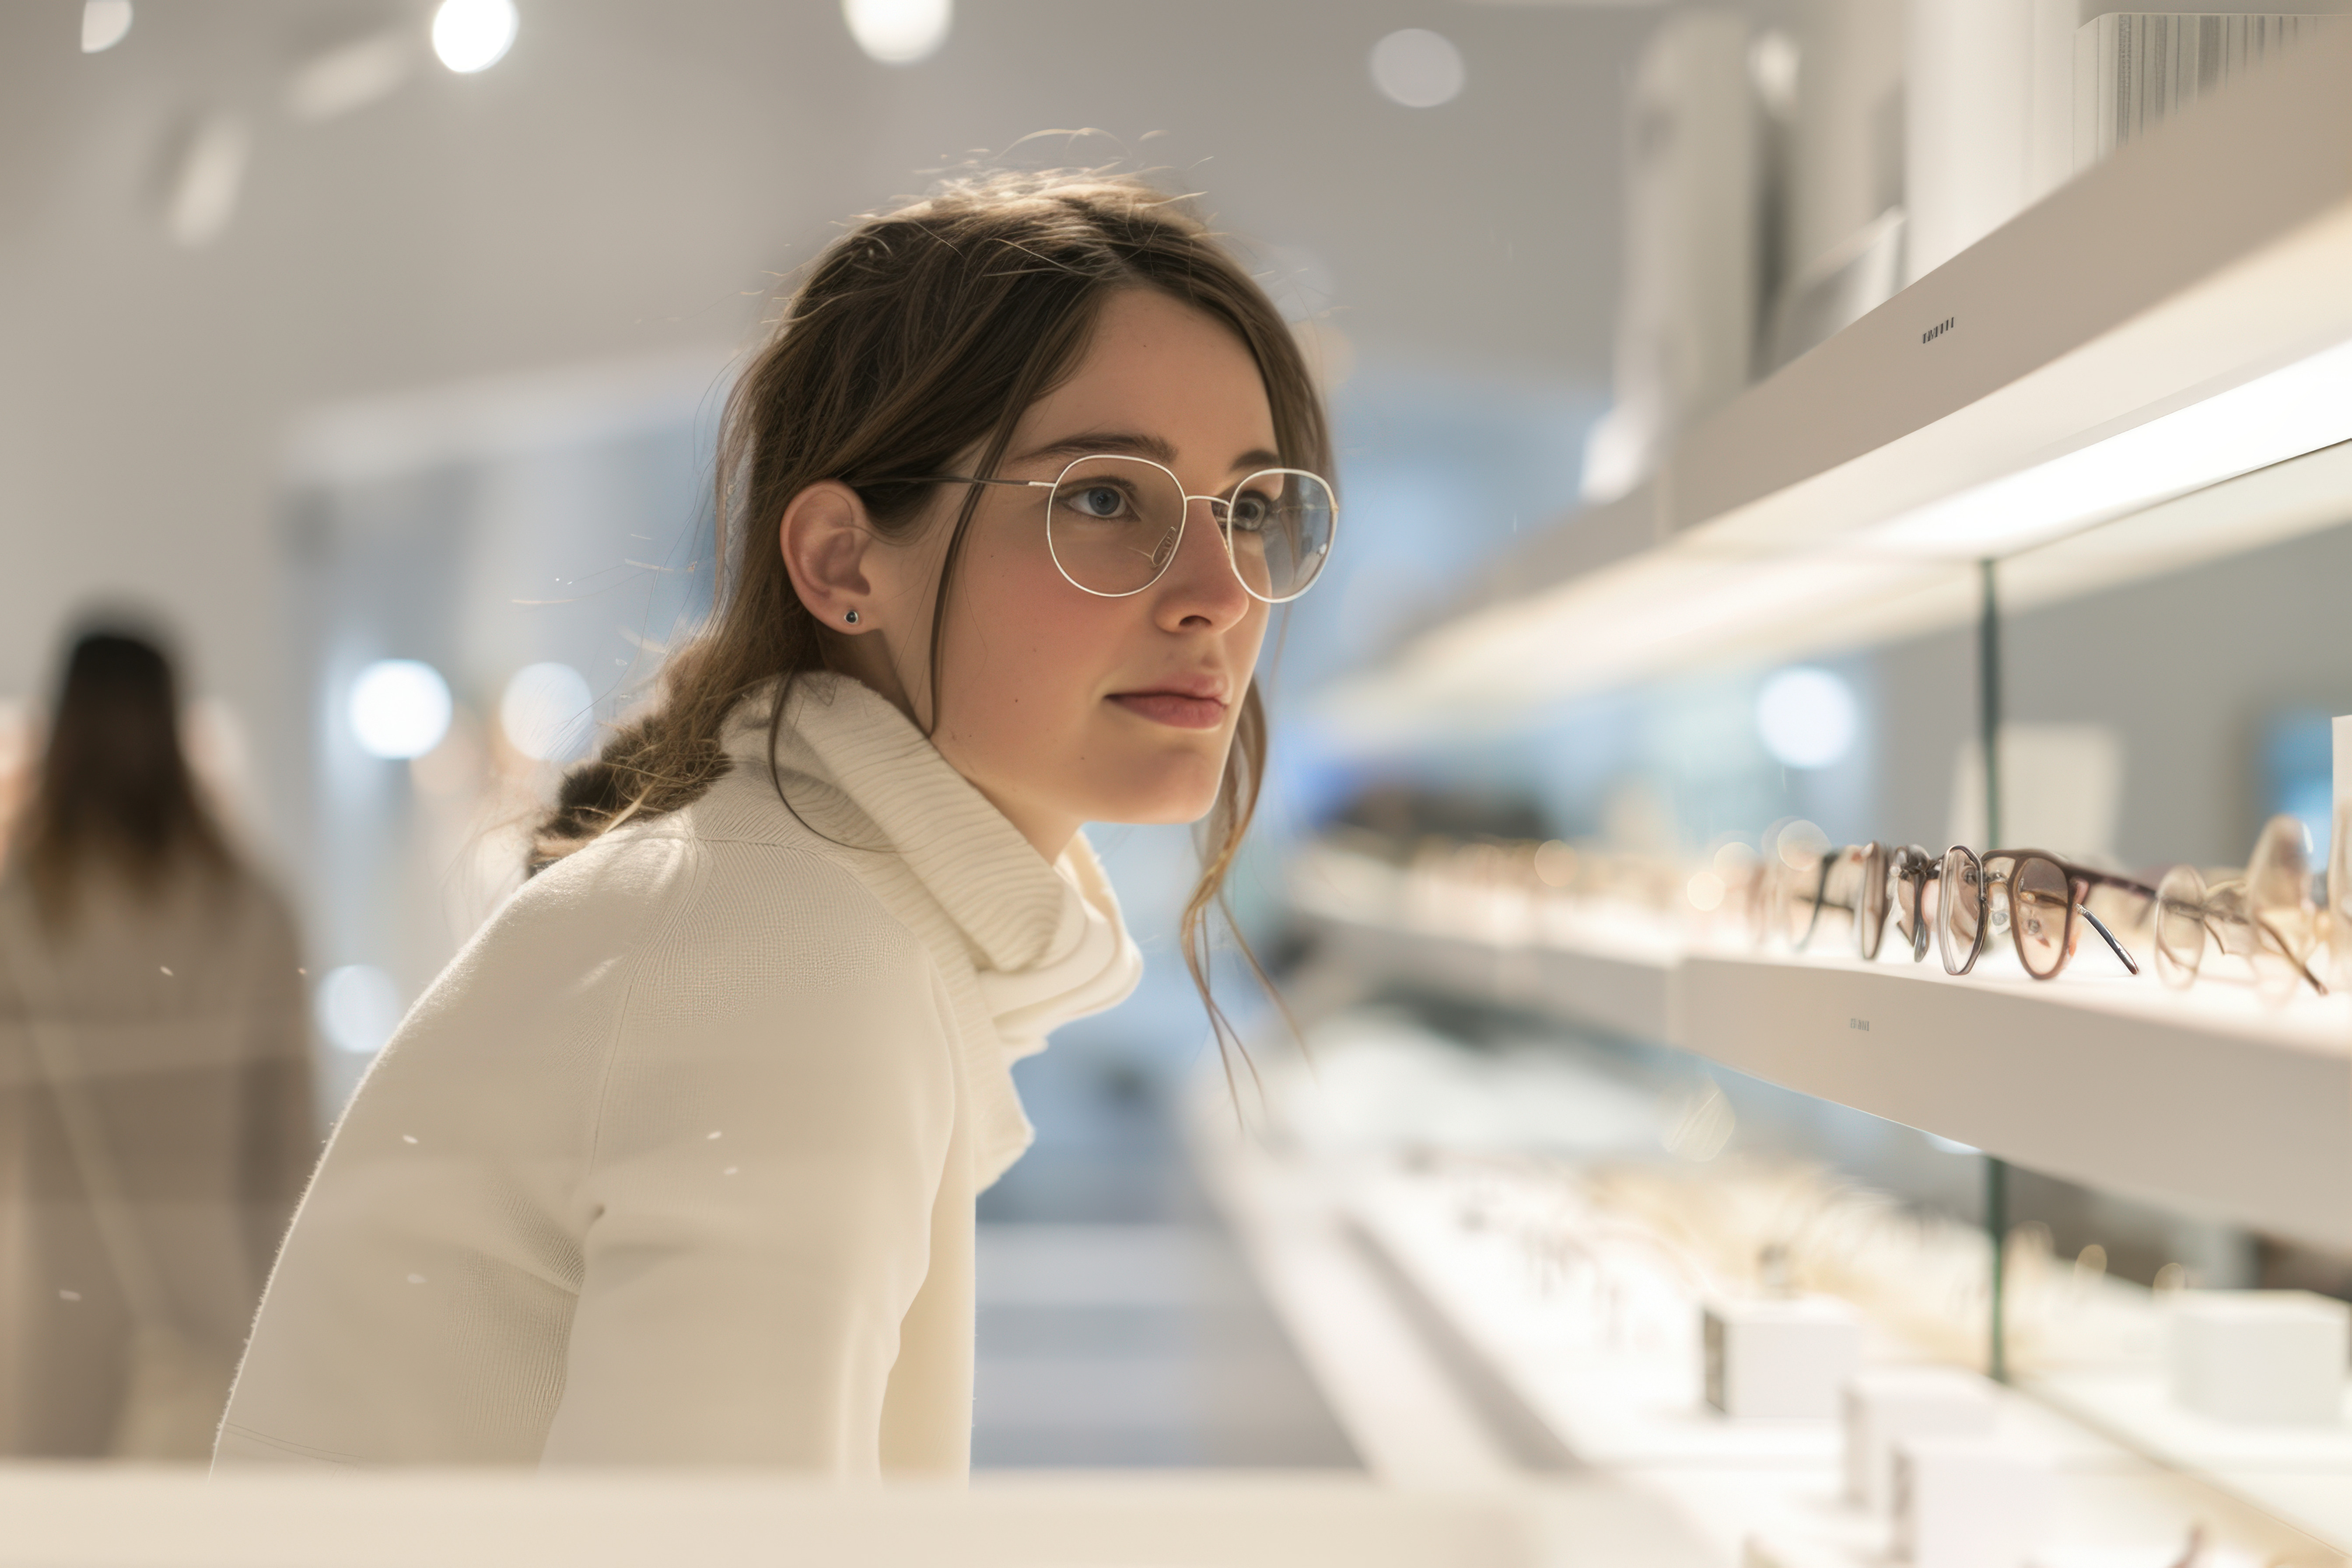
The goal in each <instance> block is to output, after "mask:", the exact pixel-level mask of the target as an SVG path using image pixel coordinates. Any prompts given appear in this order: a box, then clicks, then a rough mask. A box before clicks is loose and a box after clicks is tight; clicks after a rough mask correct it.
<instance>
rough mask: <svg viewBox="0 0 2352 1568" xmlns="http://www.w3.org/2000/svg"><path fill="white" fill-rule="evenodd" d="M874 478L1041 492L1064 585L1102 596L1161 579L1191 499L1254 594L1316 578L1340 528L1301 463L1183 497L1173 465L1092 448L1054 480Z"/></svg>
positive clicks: (1277, 592)
mask: <svg viewBox="0 0 2352 1568" xmlns="http://www.w3.org/2000/svg"><path fill="white" fill-rule="evenodd" d="M871 482H872V483H874V484H885V485H889V484H903V485H916V484H923V485H988V486H993V487H998V488H1002V489H1025V490H1043V491H1045V546H1046V548H1047V550H1049V551H1050V552H1052V554H1053V557H1054V564H1055V566H1056V567H1058V568H1059V569H1060V571H1061V574H1062V575H1063V576H1064V577H1066V578H1067V579H1068V580H1069V583H1070V585H1071V586H1072V587H1074V588H1076V589H1079V590H1080V591H1081V592H1084V593H1088V594H1092V595H1096V596H1097V598H1104V599H1123V598H1125V597H1127V596H1128V595H1130V594H1140V593H1141V592H1143V590H1145V589H1146V588H1149V587H1150V586H1151V584H1154V583H1156V582H1158V581H1159V580H1160V574H1162V573H1164V572H1166V571H1167V570H1168V567H1169V564H1170V563H1171V562H1173V561H1174V560H1175V559H1176V552H1177V549H1178V547H1179V546H1180V545H1181V544H1182V543H1183V542H1184V524H1185V521H1186V520H1187V519H1188V518H1189V517H1190V516H1191V515H1192V503H1193V502H1194V501H1196V500H1197V501H1206V502H1207V503H1208V506H1209V515H1210V516H1211V517H1212V518H1213V520H1214V521H1215V522H1216V525H1217V533H1218V537H1219V539H1220V540H1221V541H1222V542H1223V545H1224V549H1225V558H1226V560H1228V561H1230V562H1231V563H1233V568H1234V575H1235V576H1237V577H1239V578H1240V579H1241V583H1242V586H1243V587H1244V588H1246V589H1248V590H1249V592H1250V595H1251V596H1252V597H1253V598H1257V599H1262V600H1264V601H1265V603H1267V604H1269V605H1281V604H1287V603H1288V602H1289V601H1291V600H1293V599H1296V598H1297V597H1298V595H1301V594H1304V593H1305V592H1307V589H1308V588H1310V587H1312V586H1314V584H1315V579H1316V578H1317V577H1318V576H1319V575H1321V574H1322V571H1323V564H1324V563H1325V562H1327V561H1328V560H1329V559H1330V557H1331V545H1332V542H1333V541H1334V540H1335V539H1336V538H1337V537H1338V534H1339V497H1338V496H1337V495H1335V494H1334V493H1333V491H1332V489H1331V486H1330V483H1329V481H1328V480H1327V479H1323V478H1322V477H1321V476H1320V475H1318V474H1310V473H1308V472H1307V470H1306V469H1304V468H1264V469H1261V470H1259V471H1258V472H1256V473H1255V474H1252V475H1250V476H1249V477H1248V478H1247V479H1243V480H1242V481H1241V482H1240V483H1239V484H1236V485H1234V487H1233V489H1230V490H1228V491H1226V492H1225V493H1224V494H1223V495H1216V496H1196V495H1188V494H1186V493H1185V490H1184V483H1183V481H1182V480H1181V479H1178V478H1177V477H1176V475H1175V473H1174V471H1173V470H1172V469H1170V468H1163V467H1162V466H1160V464H1158V463H1155V462H1153V461H1151V459H1150V458H1124V457H1118V456H1116V455H1113V454H1110V453H1100V452H1098V453H1093V454H1090V455H1088V456H1087V457H1083V458H1077V459H1076V460H1075V461H1073V462H1071V463H1070V464H1069V465H1068V466H1067V467H1066V468H1063V469H1062V471H1061V472H1060V473H1059V474H1057V475H1055V477H1054V478H1052V479H975V478H972V477H971V476H970V475H965V474H934V475H930V476H929V477H928V478H922V479H877V480H873V481H871Z"/></svg>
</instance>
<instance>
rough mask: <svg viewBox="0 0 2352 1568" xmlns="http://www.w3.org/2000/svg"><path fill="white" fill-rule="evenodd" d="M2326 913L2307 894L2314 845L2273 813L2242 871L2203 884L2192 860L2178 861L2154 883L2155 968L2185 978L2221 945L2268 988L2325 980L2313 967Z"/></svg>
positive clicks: (2165, 976)
mask: <svg viewBox="0 0 2352 1568" xmlns="http://www.w3.org/2000/svg"><path fill="white" fill-rule="evenodd" d="M2328 925H2329V920H2328V917H2327V915H2326V912H2325V911H2323V910H2321V909H2320V907H2319V905H2318V903H2317V901H2316V900H2314V899H2313V897H2312V875H2311V851H2310V846H2309V841H2308V839H2307V838H2306V837H2305V833H2304V827H2303V824H2302V823H2300V822H2298V821H2297V820H2296V819H2295V818H2294V817H2292V816H2274V817H2273V818H2271V820H2270V821H2269V822H2268V823H2266V824H2264V825H2263V831H2262V836H2261V837H2259V838H2257V839H2256V840H2255V841H2254V853H2253V858H2252V859H2251V860H2250V861H2248V863H2247V866H2246V872H2245V875H2244V876H2242V877H2231V878H2225V879H2221V880H2219V881H2215V882H2212V883H2210V884H2208V883H2207V881H2206V880H2205V878H2204V875H2203V873H2201V872H2200V871H2199V870H2198V869H2197V868H2195V867H2194V866H2175V867H2174V868H2172V869H2171V870H2169V871H2167V872H2166V873H2165V874H2164V879H2163V880H2162V881H2161V882H2159V883H2158V884H2157V893H2156V973H2157V975H2158V978H2159V979H2161V980H2163V981H2164V983H2165V984H2168V985H2173V986H2182V987H2185V986H2188V985H2189V984H2194V983H2195V981H2196V980H2197V978H2198V976H2199V974H2200V973H2201V972H2202V971H2203V969H2204V964H2205V959H2206V955H2207V953H2208V952H2210V951H2212V950H2214V949H2217V948H2218V949H2219V950H2220V951H2221V952H2223V953H2225V954H2228V955H2230V956H2231V957H2233V958H2236V959H2239V960H2242V962H2243V963H2244V964H2245V966H2246V968H2247V969H2249V970H2251V971H2252V978H2253V981H2254V983H2255V984H2256V985H2257V986H2258V987H2260V988H2261V989H2262V990H2263V991H2264V992H2266V993H2268V994H2272V995H2274V996H2276V995H2282V994H2289V993H2292V992H2293V991H2294V989H2295V987H2296V985H2297V984H2308V985H2309V986H2310V987H2311V989H2312V990H2314V991H2315V992H2316V993H2318V994H2320V995H2322V996H2325V995H2326V994H2327V986H2326V983H2325V982H2323V981H2322V980H2321V979H2320V978H2319V975H2318V973H2316V972H2315V970H2314V969H2313V968H2312V963H2311V961H2312V959H2313V957H2314V956H2315V954H2316V953H2318V952H2321V951H2322V950H2323V949H2324V948H2325V947H2326V945H2327V937H2328V931H2327V927H2328Z"/></svg>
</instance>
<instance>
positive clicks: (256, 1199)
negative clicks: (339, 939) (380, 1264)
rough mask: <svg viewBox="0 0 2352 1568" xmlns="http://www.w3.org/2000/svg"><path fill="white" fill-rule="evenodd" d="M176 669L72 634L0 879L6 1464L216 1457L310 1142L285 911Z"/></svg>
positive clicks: (305, 1036) (122, 639)
mask: <svg viewBox="0 0 2352 1568" xmlns="http://www.w3.org/2000/svg"><path fill="white" fill-rule="evenodd" d="M176 686H177V682H176V681H174V680H173V675H172V667H171V663H170V661H169V660H168V659H167V658H165V657H164V655H163V651H162V650H161V649H160V648H158V647H156V646H155V645H154V644H153V643H152V641H150V640H149V639H147V638H146V637H141V636H136V635H131V634H128V633H122V632H106V631H101V632H93V633H91V634H89V635H88V636H85V637H80V638H79V639H78V640H77V641H76V642H75V644H74V647H73V651H72V652H71V654H70V655H69V656H68V659H67V661H66V673H65V680H64V683H63V685H62V687H61V688H60V689H59V691H58V700H57V705H56V708H55V710H54V711H53V712H52V714H51V717H50V721H49V732H48V740H47V745H46V746H45V747H44V749H43V752H42V757H41V763H40V770H39V774H38V778H37V782H36V784H35V786H34V790H33V793H32V798H31V800H30V801H29V802H28V803H27V805H26V810H25V812H24V813H23V815H22V816H21V818H20V820H19V821H18V822H17V823H16V833H15V835H14V838H13V842H12V843H11V844H10V846H9V852H8V857H7V862H6V866H5V873H0V1454H6V1455H9V1456H12V1457H16V1456H38V1457H43V1458H96V1457H100V1456H111V1457H114V1458H138V1459H181V1460H201V1459H203V1458H205V1457H206V1456H207V1455H208V1454H209V1453H210V1452H211V1450H212V1444H213V1432H214V1428H215V1426H218V1425H219V1422H220V1411H221V1406H222V1405H223V1404H224V1403H225V1402H226V1400H227V1398H228V1388H229V1377H230V1375H231V1373H233V1372H234V1371H235V1369H236V1354H237V1349H238V1346H239V1345H240V1344H241V1343H242V1342H244V1339H245V1335H246V1331H247V1329H248V1328H249V1327H250V1326H251V1323H252V1321H253V1309H254V1304H255V1303H256V1302H257V1301H258V1300H260V1299H261V1285H262V1280H263V1279H265V1278H266V1277H267V1275H268V1271H269V1260H270V1259H271V1258H273V1257H274V1256H275V1255H276V1253H277V1250H278V1238H279V1237H282V1236H284V1235H285V1233H286V1222H287V1220H288V1218H289V1216H290V1215H292V1214H293V1211H294V1200H295V1198H296V1197H297V1196H298V1195H299V1194H300V1192H301V1190H302V1183H303V1181H304V1179H305V1178H306V1177H308V1176H309V1175H310V1166H311V1163H312V1162H314V1161H315V1160H316V1159H317V1158H318V1153H319V1134H318V1115H317V1112H316V1110H314V1109H313V1107H312V1103H311V1099H310V1029H309V1026H308V1025H307V1023H306V1021H305V1016H304V1008H303V1004H302V990H303V987H302V979H301V975H300V973H299V971H298V969H297V968H296V965H298V964H299V963H300V962H301V960H300V959H299V957H298V956H297V954H296V952H295V939H294V924H293V921H291V919H289V916H288V914H287V911H286V908H285V906H284V905H283V904H282V903H281V902H280V901H279V900H278V898H277V896H276V895H275V894H274V893H273V892H272V891H271V890H270V889H268V887H266V886H265V885H264V884H263V883H262V881H261V880H260V879H259V878H257V876H255V875H254V873H253V872H252V871H251V870H250V869H249V868H247V866H246V865H245V864H244V863H243V862H242V861H241V860H240V859H239V858H238V857H237V856H236V853H235V852H234V851H233V850H232V849H231V847H230V846H229V843H228V840H227V838H226V836H225V835H224V834H223V833H222V832H221V830H220V828H219V826H218V825H217V824H215V822H214V820H213V818H212V816H211V814H210V813H209V812H207V811H206V810H205V805H204V803H203V802H202V800H201V799H200V798H199V797H198V795H197V792H196V788H195V784H194V780H193V779H191V777H190V776H189V771H188V764H187V761H186V758H185V757H184V755H183V753H182V752H181V748H180V733H179V725H180V710H179V701H178V698H177V693H176Z"/></svg>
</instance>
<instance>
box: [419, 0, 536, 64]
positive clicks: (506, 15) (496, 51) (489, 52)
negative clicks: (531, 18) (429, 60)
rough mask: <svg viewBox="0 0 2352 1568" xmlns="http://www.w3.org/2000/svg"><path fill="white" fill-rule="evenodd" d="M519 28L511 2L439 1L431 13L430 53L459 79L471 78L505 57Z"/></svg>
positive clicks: (510, 0) (517, 17) (512, 0)
mask: <svg viewBox="0 0 2352 1568" xmlns="http://www.w3.org/2000/svg"><path fill="white" fill-rule="evenodd" d="M520 26H521V18H520V17H519V16H516V15H515V8H514V0H441V8H440V9H439V10H437V11H436V12H434V13H433V52H434V53H435V54H436V55H438V56H440V57H441V63H442V64H443V65H445V66H447V67H448V68H450V69H451V70H453V71H456V72H457V74H458V75H459V76H471V75H473V74H474V73H475V72H476V71H485V70H488V69H489V68H491V67H492V66H494V65H496V64H498V63H499V61H500V60H502V59H504V58H507V51H508V50H509V49H510V48H512V47H514V41H515V31H516V29H517V28H518V27H520Z"/></svg>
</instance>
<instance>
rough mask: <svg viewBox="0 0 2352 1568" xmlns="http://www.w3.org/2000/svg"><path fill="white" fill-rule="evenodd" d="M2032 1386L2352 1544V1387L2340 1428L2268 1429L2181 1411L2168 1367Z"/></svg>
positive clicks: (2089, 1373)
mask: <svg viewBox="0 0 2352 1568" xmlns="http://www.w3.org/2000/svg"><path fill="white" fill-rule="evenodd" d="M2024 1385H2025V1386H2026V1387H2027V1388H2028V1389H2029V1390H2030V1391H2031V1392H2032V1394H2033V1395H2034V1396H2035V1397H2036V1398H2038V1399H2040V1400H2042V1402H2043V1403H2044V1404H2047V1405H2053V1406H2054V1407H2056V1408H2058V1409H2061V1410H2063V1411H2065V1412H2067V1413H2068V1414H2069V1415H2074V1416H2075V1417H2076V1418H2077V1419H2079V1420H2081V1421H2083V1422H2084V1423H2085V1424H2086V1425H2088V1426H2093V1427H2095V1428H2097V1429H2099V1430H2101V1431H2105V1432H2109V1433H2113V1434H2115V1435H2116V1436H2119V1437H2121V1438H2123V1439H2124V1440H2125V1441H2126V1442H2128V1443H2130V1444H2131V1445H2132V1446H2133V1447H2136V1448H2137V1449H2138V1450H2139V1451H2140V1452H2141V1453H2144V1454H2147V1455H2149V1456H2150V1457H2152V1458H2157V1459H2158V1460H2161V1461H2163V1462H2164V1463H2166V1464H2169V1465H2172V1466H2174V1467H2176V1468H2179V1469H2184V1470H2190V1471H2194V1472H2196V1473H2197V1474H2200V1475H2208V1476H2211V1477H2213V1478H2215V1479H2216V1481H2217V1482H2218V1483H2219V1484H2220V1485H2222V1486H2224V1487H2226V1488H2227V1489H2229V1490H2231V1491H2232V1492H2235V1493H2236V1494H2237V1495H2238V1496H2240V1497H2242V1498H2245V1499H2246V1500H2249V1501H2251V1502H2253V1503H2255V1504H2257V1505H2259V1506H2260V1507H2262V1508H2263V1510H2266V1511H2267V1512H2270V1513H2273V1514H2275V1515H2277V1516H2278V1517H2279V1518H2281V1519H2284V1520H2286V1521H2289V1522H2290V1523H2293V1524H2294V1525H2296V1526H2297V1527H2299V1528H2301V1529H2303V1530H2306V1531H2310V1532H2311V1533H2313V1534H2314V1535H2316V1536H2318V1537H2320V1538H2321V1539H2322V1540H2326V1541H2336V1542H2352V1389H2347V1392H2346V1395H2345V1401H2344V1413H2343V1416H2342V1418H2341V1420H2340V1422H2339V1423H2338V1425H2336V1426H2249V1425H2240V1424H2237V1423H2232V1422H2225V1421H2215V1420H2210V1419H2209V1418H2207V1417H2204V1416H2201V1415H2196V1414H2194V1413H2193V1412H2190V1411H2187V1410H2183V1409H2182V1408H2180V1406H2179V1405H2176V1404H2174V1403H2173V1401H2172V1399H2171V1396H2170V1394H2169V1393H2168V1390H2167V1389H2166V1386H2165V1379H2164V1373H2163V1370H2162V1369H2161V1368H2160V1367H2155V1368H2131V1369H2124V1370H2108V1369H2097V1370H2080V1371H2075V1370H2069V1371H2062V1372H2051V1373H2040V1374H2037V1375H2035V1376H2033V1377H2032V1378H2031V1379H2028V1380H2026V1382H2025V1384H2024Z"/></svg>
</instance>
